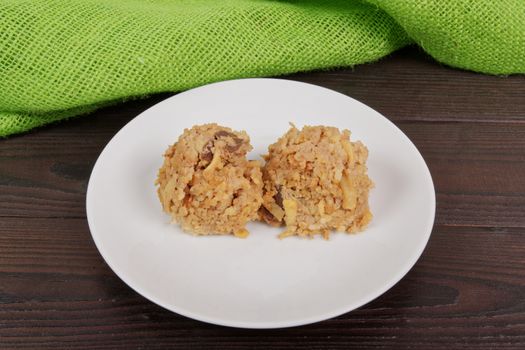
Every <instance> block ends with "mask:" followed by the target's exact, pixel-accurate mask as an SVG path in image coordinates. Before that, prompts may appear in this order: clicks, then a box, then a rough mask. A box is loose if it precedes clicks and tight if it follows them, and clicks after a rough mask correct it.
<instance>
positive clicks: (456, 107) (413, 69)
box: [290, 47, 525, 123]
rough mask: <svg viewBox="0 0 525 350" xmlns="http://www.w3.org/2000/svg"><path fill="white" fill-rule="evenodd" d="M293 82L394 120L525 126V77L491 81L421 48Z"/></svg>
mask: <svg viewBox="0 0 525 350" xmlns="http://www.w3.org/2000/svg"><path fill="white" fill-rule="evenodd" d="M290 79H293V80H299V81H304V82H307V83H312V84H316V85H321V86H324V87H327V88H329V89H333V90H336V91H339V92H341V93H343V94H345V95H348V96H351V97H353V98H355V99H357V100H359V101H361V102H363V103H365V104H367V105H369V106H370V107H372V108H374V109H376V110H377V111H379V112H381V113H382V114H384V115H385V116H387V117H388V118H390V119H392V120H394V121H414V120H420V121H451V122H459V121H463V122H466V121H468V122H480V121H483V122H497V123H499V122H511V121H512V122H520V123H523V122H525V98H524V96H525V76H524V75H513V76H489V75H483V74H477V73H473V72H469V71H464V70H459V69H454V68H450V67H447V66H444V65H441V64H439V63H437V62H436V61H434V60H433V59H432V58H431V57H429V56H428V55H426V54H425V53H424V52H422V51H421V50H420V49H418V48H416V47H408V48H405V49H403V50H400V51H398V52H396V53H394V54H392V55H391V56H390V57H387V58H384V59H382V60H380V61H379V62H376V63H373V64H363V65H358V66H356V67H354V68H353V69H338V70H333V71H327V72H314V73H304V74H296V75H292V76H290Z"/></svg>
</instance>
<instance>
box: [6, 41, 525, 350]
mask: <svg viewBox="0 0 525 350" xmlns="http://www.w3.org/2000/svg"><path fill="white" fill-rule="evenodd" d="M288 78H289V79H294V80H300V81H305V82H310V83H314V84H318V85H321V86H325V87H328V88H331V89H334V90H337V91H340V92H342V93H344V94H347V95H349V96H352V97H354V98H356V99H358V100H361V101H362V102H364V103H366V104H368V105H370V106H371V107H373V108H375V109H376V110H378V111H379V112H381V113H382V114H384V115H385V116H387V117H388V118H390V119H391V120H392V121H393V122H394V123H395V124H396V125H397V126H399V128H401V129H402V130H403V131H404V132H405V133H406V134H407V135H408V136H409V137H410V139H411V140H412V141H413V142H414V143H415V144H416V146H417V147H418V148H419V150H420V151H421V153H422V154H423V156H424V158H425V160H426V161H427V163H428V166H429V168H430V171H431V173H432V176H433V179H434V182H435V186H436V192H437V213H436V224H435V227H434V230H433V233H432V236H431V238H430V242H429V245H428V246H427V248H426V250H425V252H424V254H423V256H422V257H421V259H420V260H419V261H418V263H417V264H416V265H415V267H414V268H413V269H412V270H411V271H410V272H409V273H408V274H407V275H406V277H405V278H403V279H402V280H401V281H400V282H399V283H398V284H397V285H396V286H394V287H393V288H392V289H391V290H389V291H388V292H386V293H385V294H384V295H382V296H381V297H379V298H378V299H376V300H374V301H372V302H371V303H369V304H367V305H365V306H363V307H361V308H360V309H358V310H355V311H353V312H350V313H347V314H345V315H342V316H340V317H337V318H334V319H331V320H328V321H324V322H320V323H316V324H312V325H308V326H303V327H296V328H288V329H277V330H244V329H232V328H225V327H219V326H213V325H209V324H205V323H201V322H198V321H194V320H191V319H188V318H185V317H182V316H179V315H177V314H174V313H171V312H168V311H166V310H164V309H162V308H161V307H158V306H156V305H155V304H153V303H151V302H149V301H148V300H146V299H144V298H142V297H141V296H140V295H138V294H137V293H135V292H134V291H133V290H131V289H130V288H129V287H127V286H126V285H125V284H124V283H123V282H122V281H121V280H120V279H119V278H118V277H117V276H116V275H115V274H113V272H112V271H111V270H110V269H109V268H108V267H107V265H106V264H105V263H104V261H103V259H102V257H101V256H100V255H99V253H98V251H97V249H96V247H95V245H94V243H93V241H92V239H91V236H90V233H89V229H88V226H87V222H86V214H85V194H86V186H87V181H88V178H89V175H90V171H91V168H92V167H93V165H94V162H95V160H96V158H97V156H98V155H99V153H100V151H101V150H102V148H103V147H104V146H105V144H106V143H107V142H108V141H109V140H110V138H111V137H112V136H113V135H114V134H115V133H116V132H117V131H118V130H119V129H120V128H121V127H122V126H123V125H124V124H125V123H127V122H128V121H129V120H130V119H132V118H133V117H134V116H136V115H137V114H138V113H140V112H141V111H143V110H144V109H146V108H148V107H149V106H151V105H153V104H155V103H157V102H158V101H160V100H162V99H163V98H166V97H167V96H168V95H161V96H154V97H152V98H149V99H146V100H142V101H132V102H128V103H125V104H122V105H118V106H114V107H110V108H106V109H103V110H100V111H98V112H96V113H94V114H93V115H91V116H87V117H82V118H78V119H75V120H70V121H66V122H61V123H57V124H54V125H50V126H47V127H44V128H41V129H38V130H35V131H33V132H31V133H28V134H25V135H20V136H14V137H11V138H7V139H4V140H0V348H2V349H9V348H28V349H56V348H74V349H76V348H83V349H117V348H119V349H139V348H142V349H151V348H156V349H166V348H180V349H186V348H192V349H226V348H228V349H244V348H250V349H270V348H276V349H277V348H278V349H297V348H303V349H348V348H356V349H365V348H378V347H379V348H387V349H391V348H412V349H525V77H524V76H511V77H494V76H485V75H480V74H475V73H471V72H465V71H460V70H454V69H451V68H448V67H444V66H442V65H439V64H437V63H435V62H433V61H432V60H431V59H429V58H428V57H427V56H426V55H424V54H422V53H421V52H420V51H419V50H418V49H416V48H408V49H404V50H402V51H400V52H398V53H395V54H393V55H392V56H390V57H387V58H385V59H383V60H381V61H379V62H376V63H373V64H367V65H361V66H357V67H355V68H354V69H341V70H333V71H329V72H315V73H305V74H298V75H293V76H289V77H288Z"/></svg>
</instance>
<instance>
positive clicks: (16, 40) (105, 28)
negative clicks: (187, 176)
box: [0, 0, 525, 136]
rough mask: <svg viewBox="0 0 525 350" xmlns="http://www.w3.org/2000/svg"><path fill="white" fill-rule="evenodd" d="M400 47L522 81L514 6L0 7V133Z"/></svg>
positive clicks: (523, 35) (202, 3)
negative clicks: (153, 96)
mask: <svg viewBox="0 0 525 350" xmlns="http://www.w3.org/2000/svg"><path fill="white" fill-rule="evenodd" d="M410 43H416V44H417V45H419V46H420V47H421V48H422V49H423V50H425V51H426V52H428V53H429V54H430V55H431V56H433V57H434V58H435V59H436V60H437V61H439V62H442V63H444V64H447V65H450V66H454V67H459V68H463V69H469V70H473V71H476V72H482V73H488V74H512V73H525V0H498V1H494V0H368V1H356V0H345V1H342V0H339V1H338V0H333V1H328V0H327V1H321V0H318V1H314V0H302V1H292V0H288V1H276V0H221V1H216V0H150V1H146V0H69V1H65V0H31V1H21V0H0V136H6V135H10V134H14V133H19V132H23V131H26V130H29V129H31V128H34V127H37V126H40V125H43V124H47V123H49V122H52V121H56V120H60V119H64V118H68V117H71V116H76V115H81V114H86V113H88V112H90V111H93V110H95V109H97V108H99V107H101V106H104V105H106V104H108V103H115V102H118V101H122V100H124V99H127V98H136V97H141V96H145V95H150V94H154V93H158V92H176V91H181V90H185V89H188V88H191V87H194V86H198V85H202V84H205V83H209V82H213V81H218V80H224V79H231V78H242V77H259V76H275V75H280V74H285V73H292V72H298V71H308V70H312V69H328V68H334V67H347V66H353V65H356V64H360V63H364V62H370V61H374V60H377V59H379V58H380V57H383V56H385V55H387V54H389V53H391V52H392V51H394V50H396V49H398V48H400V47H402V46H405V45H407V44H410Z"/></svg>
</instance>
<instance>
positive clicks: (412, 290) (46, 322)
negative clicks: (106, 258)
mask: <svg viewBox="0 0 525 350" xmlns="http://www.w3.org/2000/svg"><path fill="white" fill-rule="evenodd" d="M24 222H25V224H24V225H23V227H22V225H21V224H20V219H19V218H3V219H2V221H1V223H2V225H1V226H0V250H1V252H2V254H1V255H0V347H1V348H15V347H16V348H35V347H37V348H40V349H51V348H57V347H61V348H62V347H67V348H75V349H81V348H82V349H91V348H102V349H110V348H114V349H127V348H138V347H145V348H153V349H161V348H165V347H167V346H170V347H172V346H174V347H175V348H188V347H191V348H196V349H207V348H214V347H217V346H218V347H221V348H224V347H228V348H233V349H235V348H239V349H240V348H245V347H250V348H255V349H266V348H268V347H275V348H280V349H296V348H297V347H298V346H304V347H306V348H311V349H324V348H333V349H343V348H348V347H356V348H367V347H372V346H381V347H385V348H407V347H411V348H425V349H438V348H443V347H452V348H459V347H462V348H479V349H491V348H493V347H495V346H497V347H498V348H499V347H503V348H508V349H520V348H523V347H524V346H525V302H524V300H525V255H523V251H524V250H525V230H524V229H516V228H506V229H501V228H500V229H498V228H470V227H450V226H436V227H435V229H434V232H433V234H432V236H431V240H430V243H429V245H428V247H427V249H426V250H425V253H424V254H423V256H422V258H421V259H420V261H419V262H418V263H417V264H416V266H415V267H414V268H413V269H412V271H410V272H409V274H408V275H407V276H406V277H405V278H404V279H403V280H402V281H401V282H399V283H398V284H397V285H396V286H395V287H394V288H392V289H391V290H390V291H388V292H387V293H385V294H384V295H383V296H381V297H379V298H378V299H376V300H375V301H373V302H371V303H369V304H368V305H366V306H364V307H362V308H360V309H358V310H356V311H354V312H351V313H347V314H345V315H342V316H340V317H338V318H335V319H332V320H328V321H325V322H321V323H318V324H314V325H309V326H303V327H297V328H291V329H280V330H269V331H264V332H261V331H256V330H239V329H230V328H222V327H216V326H210V325H207V324H204V323H201V322H198V321H193V320H190V319H187V318H185V317H182V316H179V315H176V314H173V313H171V312H169V311H166V310H164V309H162V308H160V307H158V306H156V305H154V304H153V303H150V302H149V301H147V300H146V299H144V298H142V297H141V296H139V295H138V294H136V293H135V292H134V291H132V290H131V289H130V288H129V287H127V286H126V285H125V284H124V283H123V282H122V281H120V279H118V277H116V276H115V275H114V274H113V273H112V272H111V271H109V269H108V268H107V267H106V265H105V264H104V262H103V261H102V258H101V257H100V256H99V255H98V252H97V251H96V248H95V247H94V245H93V243H92V242H91V238H90V235H89V232H88V229H87V226H86V224H85V220H82V219H74V218H73V219H47V218H34V219H25V221H24ZM500 345H502V346H500Z"/></svg>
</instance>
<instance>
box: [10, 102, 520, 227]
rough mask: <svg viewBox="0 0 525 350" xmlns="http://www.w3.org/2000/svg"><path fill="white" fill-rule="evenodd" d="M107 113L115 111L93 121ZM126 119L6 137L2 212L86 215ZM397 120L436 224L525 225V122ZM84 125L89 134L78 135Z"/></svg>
mask: <svg viewBox="0 0 525 350" xmlns="http://www.w3.org/2000/svg"><path fill="white" fill-rule="evenodd" d="M115 112H116V111H115ZM108 118H109V119H111V115H109V116H102V115H100V116H94V117H93V118H92V119H91V120H95V121H96V122H98V123H100V122H101V121H100V120H99V119H108ZM123 119H125V118H122V117H119V116H118V115H117V117H116V118H115V121H114V122H113V123H108V124H107V125H106V124H104V125H106V126H104V128H102V127H97V128H95V129H93V131H91V129H90V128H89V125H86V124H87V122H88V120H87V119H86V120H78V121H72V122H71V123H70V124H69V125H68V126H67V128H68V129H70V130H71V132H70V134H71V135H70V136H68V134H65V135H61V136H60V137H58V136H57V135H56V132H55V131H54V129H53V128H50V129H48V130H42V131H39V132H37V133H35V135H34V136H30V137H29V135H28V137H18V138H12V139H7V140H4V141H2V143H1V144H0V149H1V152H0V164H2V167H0V217H1V216H18V217H85V191H86V187H87V182H88V180H89V175H90V172H91V168H92V167H93V165H94V163H95V160H96V158H97V157H98V154H99V152H100V151H101V149H102V148H103V147H104V145H105V144H106V142H108V141H109V139H110V138H111V136H112V135H113V132H115V131H116V130H117V129H118V128H119V127H120V126H121V124H123V123H122V122H123ZM397 125H398V126H399V127H400V128H401V129H402V130H403V131H404V132H405V133H406V134H407V135H408V137H409V138H411V139H412V141H413V142H414V144H415V145H416V146H417V147H418V148H419V149H420V151H421V153H422V154H423V156H424V158H425V160H426V162H427V164H428V165H429V168H430V170H431V173H432V176H433V179H434V183H435V187H436V192H437V200H438V206H437V217H436V220H437V223H439V224H450V225H475V226H508V227H525V215H524V209H523V208H525V177H524V176H522V174H525V124H519V123H518V124H509V123H477V124H474V123H446V122H442V123H437V122H435V123H434V122H433V123H428V122H397ZM58 129H60V128H58ZM101 129H102V130H105V131H104V132H101V131H100V130H101ZM82 132H83V133H85V135H84V137H79V136H78V135H79V134H80V133H82ZM86 139H89V142H86V141H85V140H86ZM24 149H26V150H27V149H30V150H31V151H29V152H28V151H25V152H26V153H24V151H23V150H24ZM68 150H69V151H68Z"/></svg>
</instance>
